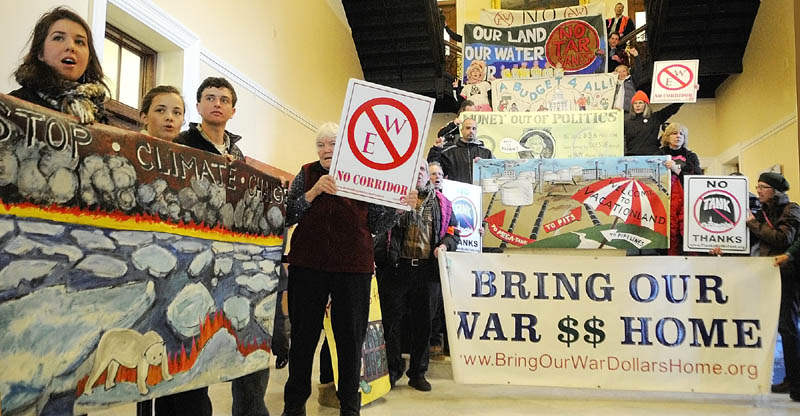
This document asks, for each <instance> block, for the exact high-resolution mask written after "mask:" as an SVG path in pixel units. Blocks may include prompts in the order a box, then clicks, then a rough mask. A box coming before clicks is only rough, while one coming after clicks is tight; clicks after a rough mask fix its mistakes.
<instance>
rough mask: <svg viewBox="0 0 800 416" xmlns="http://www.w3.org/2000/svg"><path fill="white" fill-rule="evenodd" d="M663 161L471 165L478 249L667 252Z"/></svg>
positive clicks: (667, 183)
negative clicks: (478, 210)
mask: <svg viewBox="0 0 800 416" xmlns="http://www.w3.org/2000/svg"><path fill="white" fill-rule="evenodd" d="M668 158H669V156H635V157H625V158H596V159H588V158H584V159H529V160H528V159H526V160H499V159H482V160H479V161H477V162H475V168H474V173H473V175H474V176H473V177H474V178H476V179H475V180H476V181H479V183H480V185H481V188H482V189H483V200H484V206H486V207H487V208H486V211H485V214H484V218H483V222H484V228H485V229H486V231H485V232H484V234H483V245H484V246H485V247H500V248H505V247H508V246H512V247H514V246H515V247H546V248H592V249H596V248H608V249H614V248H617V249H655V248H667V247H668V245H669V234H668V231H669V202H670V199H669V186H670V178H669V175H670V173H669V170H668V169H666V168H664V167H663V164H664V162H665V161H666V160H667V159H668Z"/></svg>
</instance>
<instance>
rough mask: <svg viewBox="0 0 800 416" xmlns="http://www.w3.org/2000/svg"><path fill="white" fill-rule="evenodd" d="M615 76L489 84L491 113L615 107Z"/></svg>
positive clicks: (511, 81) (589, 76) (557, 78)
mask: <svg viewBox="0 0 800 416" xmlns="http://www.w3.org/2000/svg"><path fill="white" fill-rule="evenodd" d="M616 90H617V76H616V75H615V74H594V75H565V76H563V77H554V78H537V79H519V80H515V79H512V80H505V79H501V80H496V81H492V108H493V109H494V111H506V112H509V111H511V112H514V111H519V112H538V111H585V110H608V109H610V108H612V107H613V106H614V94H615V93H616Z"/></svg>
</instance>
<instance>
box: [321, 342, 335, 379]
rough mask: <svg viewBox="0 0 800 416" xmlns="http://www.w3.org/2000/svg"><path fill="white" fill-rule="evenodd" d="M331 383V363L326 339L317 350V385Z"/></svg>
mask: <svg viewBox="0 0 800 416" xmlns="http://www.w3.org/2000/svg"><path fill="white" fill-rule="evenodd" d="M328 383H333V363H332V362H331V349H330V347H328V339H327V338H325V341H322V347H320V349H319V384H328Z"/></svg>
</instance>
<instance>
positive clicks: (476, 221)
mask: <svg viewBox="0 0 800 416" xmlns="http://www.w3.org/2000/svg"><path fill="white" fill-rule="evenodd" d="M442 193H443V194H444V196H446V197H447V199H449V200H450V202H452V203H453V215H455V216H456V220H457V221H458V230H459V232H460V237H461V241H460V242H459V243H458V249H457V251H463V252H471V253H480V252H481V250H482V249H483V236H481V232H480V231H481V230H480V229H481V214H482V213H483V210H482V209H481V199H482V198H481V196H482V195H481V187H480V186H475V185H470V184H467V183H462V182H458V181H451V180H447V179H444V180H443V182H442Z"/></svg>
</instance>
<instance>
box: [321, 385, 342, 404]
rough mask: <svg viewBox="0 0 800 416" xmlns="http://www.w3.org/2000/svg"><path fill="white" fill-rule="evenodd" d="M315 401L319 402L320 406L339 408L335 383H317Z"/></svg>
mask: <svg viewBox="0 0 800 416" xmlns="http://www.w3.org/2000/svg"><path fill="white" fill-rule="evenodd" d="M317 402H319V404H320V406H325V407H332V408H334V409H338V408H339V398H338V397H337V396H336V385H335V384H333V382H330V383H325V384H320V385H319V396H317Z"/></svg>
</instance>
